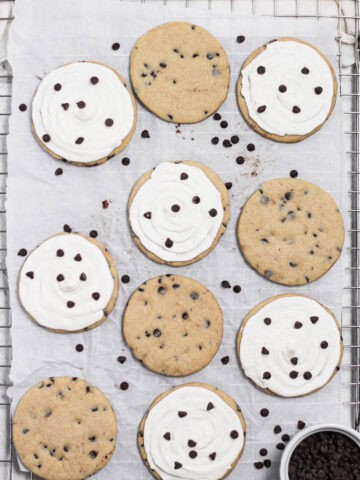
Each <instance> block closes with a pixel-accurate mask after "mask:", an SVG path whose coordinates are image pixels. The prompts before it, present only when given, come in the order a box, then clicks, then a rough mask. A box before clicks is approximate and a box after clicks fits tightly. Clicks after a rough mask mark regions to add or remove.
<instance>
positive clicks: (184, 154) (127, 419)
mask: <svg viewBox="0 0 360 480" xmlns="http://www.w3.org/2000/svg"><path fill="white" fill-rule="evenodd" d="M14 10H15V11H14V14H15V21H14V23H13V25H12V28H11V32H10V39H9V61H10V63H11V65H12V68H13V74H14V81H13V105H12V112H13V115H12V117H11V122H10V136H9V140H8V151H9V157H8V171H9V178H8V187H7V192H8V198H7V230H8V258H7V268H8V275H9V284H10V295H11V307H12V322H13V327H12V342H13V363H12V370H11V380H12V381H13V382H14V384H15V387H14V388H12V389H11V392H10V393H11V395H12V397H13V407H15V406H16V404H17V402H18V400H19V398H20V397H21V395H22V394H23V393H24V391H25V390H26V389H27V388H29V387H30V386H31V385H32V384H34V383H35V382H36V381H38V380H39V379H41V378H43V377H46V376H50V375H53V376H56V375H63V374H69V375H77V376H84V377H85V378H87V379H88V380H89V381H90V382H92V383H93V384H94V385H96V386H98V387H100V388H101V389H102V390H103V391H104V393H106V394H107V395H108V397H109V398H110V400H111V401H112V403H113V405H114V407H115V410H116V413H117V416H118V426H119V437H118V444H117V449H116V452H115V454H114V457H113V459H112V460H111V462H110V464H109V465H108V466H107V467H106V468H105V469H104V470H103V471H102V472H100V473H99V474H98V475H97V477H96V478H98V479H99V480H101V479H107V480H115V479H116V480H117V479H119V478H127V479H129V478H136V479H137V480H141V479H145V478H150V474H149V473H148V472H147V470H146V468H145V467H144V465H143V463H142V461H141V459H140V456H139V454H138V451H137V447H136V432H137V427H138V424H139V422H140V419H141V417H142V415H143V414H144V412H145V409H146V408H147V407H148V405H149V404H150V403H151V402H152V400H153V399H154V398H155V397H156V396H157V395H158V394H160V393H162V392H163V391H164V390H166V389H168V388H169V387H171V386H172V385H178V384H181V383H186V382H189V381H201V382H207V383H210V384H213V385H216V386H218V387H220V388H222V389H224V390H225V391H226V392H228V393H229V394H230V395H232V396H233V397H234V399H235V400H236V401H237V402H238V403H239V405H240V406H241V407H242V409H243V412H244V415H245V419H246V422H247V426H248V436H247V444H246V448H245V452H244V455H243V457H242V459H241V462H240V464H239V466H238V467H237V468H236V470H235V472H236V473H234V474H233V475H232V477H231V478H251V479H253V478H259V479H262V478H268V479H272V480H274V479H276V478H278V474H277V464H276V462H277V461H278V459H279V456H280V452H279V451H278V450H277V449H276V448H275V444H276V443H278V442H280V441H281V440H280V438H278V437H276V436H275V435H274V434H273V427H274V425H276V424H280V425H281V426H282V427H283V433H289V434H290V435H292V434H293V433H294V432H295V431H296V423H297V421H298V420H299V419H302V420H304V421H306V423H307V424H312V423H314V422H320V421H332V422H336V421H338V420H339V418H340V410H341V407H340V396H341V379H340V375H338V376H337V377H336V378H335V379H334V380H333V381H332V382H331V383H330V384H329V385H328V386H327V387H326V388H324V389H323V390H321V391H319V392H317V393H315V394H312V395H310V396H307V397H304V398H299V399H280V398H277V397H271V396H269V395H266V394H264V393H262V392H260V391H258V390H257V389H256V388H255V387H254V386H253V385H252V384H251V383H250V382H249V381H248V380H247V379H246V378H245V377H244V376H243V374H242V372H241V371H240V368H239V365H238V363H237V360H236V353H235V335H236V332H237V330H238V328H239V326H240V324H241V319H242V317H243V316H244V315H245V314H246V312H247V311H248V310H249V309H250V308H252V307H253V306H254V305H256V304H257V303H259V302H260V301H261V300H263V299H265V298H267V297H269V296H272V295H276V294H280V293H285V292H289V291H290V292H298V293H304V294H307V295H309V296H311V297H313V298H315V299H316V300H319V301H321V302H323V303H324V304H325V305H327V306H328V307H329V308H331V309H332V310H333V312H334V313H335V314H336V315H338V317H340V306H341V302H342V298H341V297H342V294H341V288H342V286H343V268H344V265H343V263H344V261H343V260H342V261H340V262H338V263H337V264H336V265H335V267H334V268H333V269H332V270H331V271H330V272H329V273H328V274H327V275H326V276H325V277H324V278H322V279H320V280H319V281H317V282H315V283H312V284H310V285H308V286H306V287H302V288H286V287H281V286H278V285H275V284H272V283H270V282H268V281H266V280H264V279H263V278H261V277H260V276H259V275H257V274H256V273H255V272H254V271H252V270H251V269H250V267H248V266H247V265H246V264H245V262H244V260H243V258H242V257H241V254H240V252H239V249H238V246H237V243H236V237H235V225H236V221H237V218H238V215H239V212H240V207H241V205H242V204H243V203H244V201H245V200H246V198H247V197H248V196H249V195H250V194H251V193H252V192H253V191H255V190H256V188H257V187H258V186H259V185H260V183H262V182H263V181H265V180H268V179H271V178H274V177H282V176H284V177H286V176H288V175H289V172H290V170H292V169H296V170H297V171H298V172H299V176H300V177H301V178H304V179H306V180H309V181H312V182H315V183H317V184H318V185H320V186H321V187H323V188H324V189H325V190H327V191H328V192H330V193H331V194H332V195H333V196H334V197H335V198H336V200H337V202H338V203H339V205H340V206H341V208H342V210H343V211H345V209H344V207H346V203H347V194H346V193H345V192H346V185H345V176H346V172H345V170H346V169H345V161H344V152H343V138H342V132H343V129H342V113H341V108H340V102H338V103H337V106H336V108H335V111H334V114H333V115H332V117H331V119H330V120H329V121H328V123H327V124H326V125H325V126H324V128H323V129H322V130H321V131H320V132H319V133H317V134H316V135H314V136H312V137H310V138H309V139H307V140H306V141H304V142H302V143H299V144H293V145H286V144H277V143H273V142H271V141H269V140H266V139H263V138H262V137H260V136H259V135H257V134H255V133H254V132H253V131H251V130H250V129H249V127H248V126H247V125H246V124H245V122H244V120H243V119H242V117H241V115H240V113H239V111H238V107H237V105H236V97H235V83H236V80H237V77H238V74H239V70H240V67H241V64H242V62H243V61H244V60H245V58H246V56H247V55H248V54H250V53H251V52H252V51H253V50H255V49H256V48H257V47H259V46H260V45H262V44H263V43H265V42H267V41H269V40H270V39H272V38H275V37H279V36H284V35H292V36H298V37H300V38H303V39H304V40H307V41H309V42H311V43H314V44H315V45H316V46H317V47H319V48H320V49H321V50H322V51H323V52H324V53H325V54H327V55H328V57H329V58H330V60H331V61H332V62H333V63H334V64H335V53H336V44H335V41H334V34H335V32H334V31H333V28H332V27H331V26H330V24H327V23H326V22H318V21H316V20H308V21H305V20H303V21H301V22H300V21H298V22H297V21H295V20H292V19H273V18H240V17H234V16H232V15H231V14H225V13H224V14H221V13H220V12H216V14H211V12H207V11H203V10H202V11H200V10H193V9H190V8H189V9H184V8H181V9H174V8H172V7H170V6H167V7H163V6H162V5H161V4H160V2H159V3H158V4H156V5H154V3H153V4H152V5H141V4H140V3H138V2H137V3H136V4H135V3H134V2H119V1H116V0H101V1H98V0H77V1H74V0H52V1H51V2H49V1H48V0H17V1H16V4H15V9H14ZM170 20H189V21H191V22H193V23H196V24H199V25H202V26H203V27H205V28H207V29H209V30H210V31H211V32H212V33H213V34H214V35H215V36H217V37H218V39H219V40H220V41H221V43H222V44H223V46H224V47H225V49H226V51H227V53H228V55H229V59H230V64H231V71H232V78H231V85H230V91H229V96H228V98H227V100H226V102H225V103H224V105H223V106H222V107H221V109H220V113H221V115H222V118H223V119H224V120H227V121H228V123H229V126H228V128H227V129H221V128H220V126H219V122H216V121H214V120H213V119H212V118H209V119H207V120H205V121H204V122H202V123H199V124H197V125H193V126H191V125H190V126H184V125H181V126H179V127H176V126H175V125H173V124H168V123H165V122H163V121H160V120H159V119H157V118H156V117H155V116H154V115H152V114H151V113H150V112H148V111H146V110H145V109H144V108H143V107H141V106H140V105H138V107H139V115H138V125H137V129H136V132H135V135H134V138H133V140H132V142H131V143H130V145H129V146H128V148H127V149H126V151H124V152H123V153H121V154H120V155H118V156H117V157H115V158H113V159H112V160H110V161H108V162H107V163H106V164H104V165H102V166H99V167H93V168H79V167H74V166H70V165H66V164H62V163H60V162H58V161H56V160H54V159H52V158H51V157H50V156H49V155H47V154H46V153H45V152H44V151H43V150H42V149H41V148H40V147H39V145H38V144H37V143H36V141H35V140H34V138H33V136H32V133H31V130H30V110H31V109H30V105H31V100H32V96H33V93H34V91H35V89H36V87H37V85H38V84H39V81H40V79H41V78H42V77H43V76H44V74H45V73H47V72H49V71H50V70H52V69H53V68H55V67H57V66H59V65H61V64H63V63H66V62H70V61H74V60H86V59H88V60H99V61H101V62H104V63H106V64H108V65H110V66H111V67H113V68H115V69H116V70H118V71H119V72H120V74H121V75H123V76H124V77H125V78H127V79H128V67H129V54H130V51H131V48H132V46H133V44H134V42H135V40H136V39H137V38H138V36H139V35H141V34H143V33H144V32H145V31H147V30H148V29H149V28H150V27H152V26H155V25H157V24H160V23H163V22H165V21H170ZM237 35H245V37H246V39H245V42H244V43H242V44H239V43H237V42H236V36H237ZM114 42H119V43H120V44H121V48H120V50H118V51H113V50H112V48H111V46H112V44H113V43H114ZM21 103H25V104H26V105H27V106H28V110H27V111H26V112H25V113H23V112H20V111H19V108H18V106H19V104H21ZM144 129H147V130H148V131H149V133H150V139H143V138H141V132H142V131H143V130H144ZM233 134H238V135H239V136H240V142H239V144H237V145H236V146H233V147H232V148H229V149H226V148H224V147H223V146H222V140H223V139H225V138H230V136H231V135H233ZM215 135H217V136H219V137H220V140H221V141H220V143H219V145H217V146H214V145H212V144H211V142H210V139H211V137H213V136H215ZM249 143H254V144H255V146H256V150H255V151H254V152H253V153H249V152H248V151H247V148H246V147H247V144H249ZM239 155H243V156H244V157H245V158H246V161H245V164H243V165H238V164H237V163H236V162H235V159H236V157H237V156H239ZM123 157H128V158H130V165H129V166H124V165H122V162H121V159H122V158H123ZM189 159H191V160H196V161H200V162H203V163H205V164H206V165H208V166H210V167H212V168H213V169H214V170H215V171H216V172H217V173H218V174H219V175H220V176H221V178H222V179H223V181H224V182H229V181H231V182H232V183H233V187H232V189H231V190H230V197H231V216H232V219H231V221H230V223H229V226H228V229H227V232H226V234H225V235H224V237H223V238H222V239H221V241H220V243H219V245H218V246H217V248H216V249H215V250H214V251H213V252H212V253H211V254H210V255H209V256H208V257H206V258H205V259H203V260H202V261H201V262H199V263H196V264H194V265H192V266H189V267H183V268H177V269H174V268H170V267H166V266H161V265H157V264H155V263H153V262H151V261H150V260H149V259H148V258H147V257H145V256H144V255H143V254H142V253H141V252H140V251H139V250H138V249H137V248H136V246H135V244H134V242H133V241H132V239H131V236H130V232H129V229H128V226H127V220H126V204H127V199H128V196H129V193H130V190H131V188H132V186H133V185H134V183H135V182H136V180H137V179H138V178H139V176H141V175H142V174H143V173H144V172H145V171H146V170H148V169H150V168H152V167H153V166H154V165H156V164H157V163H158V162H160V161H163V160H189ZM59 167H61V168H62V169H63V171H64V173H63V175H61V176H55V175H54V172H55V170H56V169H57V168H59ZM104 200H108V201H109V207H108V208H106V209H104V208H103V206H102V202H103V201H104ZM64 224H69V225H70V226H71V227H72V228H73V229H74V230H75V231H81V232H83V233H88V232H89V231H90V230H91V229H96V230H97V231H98V232H99V236H98V239H99V240H100V241H102V242H103V243H104V244H105V245H106V247H107V248H108V249H109V251H110V252H111V254H112V255H113V257H114V259H115V261H116V264H117V267H118V270H119V274H120V276H121V275H123V274H128V275H129V276H130V278H131V281H130V283H128V284H126V285H121V288H120V295H119V300H118V302H117V305H116V308H115V310H114V312H113V313H112V314H111V316H110V317H109V318H108V320H107V321H106V322H105V323H104V324H103V325H102V326H100V327H99V328H97V329H95V330H93V331H89V332H86V333H82V334H69V335H61V334H55V333H50V332H48V331H46V330H45V329H42V328H41V327H39V326H37V325H35V324H34V323H32V321H31V320H29V318H28V317H27V316H26V315H25V313H24V312H23V310H22V309H21V307H20V305H19V301H18V298H17V295H16V280H17V274H18V270H19V268H20V266H21V264H22V262H23V258H22V257H19V256H18V255H17V252H18V251H19V249H20V248H26V249H28V250H30V249H32V248H33V247H34V246H36V245H37V244H38V243H40V242H41V241H42V240H44V239H46V238H47V237H49V236H50V235H52V234H54V233H56V232H59V231H61V230H62V228H63V225H64ZM170 271H174V272H176V273H178V274H182V275H186V276H189V277H193V278H195V279H196V280H198V281H200V282H202V283H204V284H205V285H206V286H207V287H208V288H209V289H210V290H211V291H212V292H213V293H214V294H215V295H216V296H217V298H218V300H219V302H220V304H221V307H222V309H223V313H224V323H225V325H224V338H223V342H222V345H221V348H220V350H219V352H218V354H217V355H216V357H215V358H214V359H213V361H212V362H211V364H210V365H209V366H208V367H207V368H205V369H204V370H203V371H201V372H199V373H197V374H195V375H192V376H190V377H187V378H184V379H172V378H166V377H162V376H160V375H156V374H153V373H151V372H149V371H147V370H146V369H145V368H144V367H142V366H141V365H140V364H139V363H138V362H137V361H136V360H135V359H133V358H132V356H131V354H130V352H129V350H128V349H127V347H126V346H125V344H124V341H123V338H122V335H121V316H122V312H123V309H124V306H125V303H126V301H127V299H128V297H129V295H130V294H131V292H132V291H133V290H134V289H135V288H136V287H137V286H138V285H139V284H140V283H142V282H143V281H144V280H146V279H148V278H150V277H153V276H156V275H160V274H163V273H167V272H170ZM222 280H228V281H229V282H230V283H231V285H232V286H234V285H240V286H241V288H242V291H241V293H239V294H236V293H234V292H233V291H232V289H223V288H222V287H221V286H220V283H221V281H222ZM77 344H82V345H84V351H83V352H81V353H78V352H77V351H76V350H75V346H76V345H77ZM119 355H125V356H126V358H127V360H126V362H125V363H124V364H123V365H121V364H120V363H119V362H118V361H117V357H118V356H119ZM225 355H228V356H229V357H230V362H229V364H228V365H223V364H222V363H221V358H222V357H224V356H225ZM123 381H126V382H128V383H129V389H128V390H126V391H122V390H120V389H119V384H120V383H121V382H123ZM264 407H265V408H268V409H269V410H270V415H269V416H268V417H267V418H263V417H261V416H260V414H259V411H260V409H261V408H264ZM261 447H266V448H267V449H268V450H269V458H271V459H272V460H273V462H275V463H273V466H272V468H271V469H270V470H267V471H265V469H263V470H261V471H256V470H255V469H254V466H253V462H255V461H257V460H259V459H260V457H259V454H258V450H259V448H261Z"/></svg>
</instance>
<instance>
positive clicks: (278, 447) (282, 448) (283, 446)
mask: <svg viewBox="0 0 360 480" xmlns="http://www.w3.org/2000/svg"><path fill="white" fill-rule="evenodd" d="M276 448H277V449H278V450H285V444H284V443H278V444H277V445H276Z"/></svg>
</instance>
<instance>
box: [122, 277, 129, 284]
mask: <svg viewBox="0 0 360 480" xmlns="http://www.w3.org/2000/svg"><path fill="white" fill-rule="evenodd" d="M121 281H122V283H129V282H130V277H129V275H123V276H122V277H121Z"/></svg>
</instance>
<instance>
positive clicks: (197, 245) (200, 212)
mask: <svg viewBox="0 0 360 480" xmlns="http://www.w3.org/2000/svg"><path fill="white" fill-rule="evenodd" d="M128 214H129V223H130V227H131V230H132V233H133V236H134V240H135V242H136V244H137V246H138V247H139V248H140V250H141V251H142V252H143V253H145V255H147V256H148V257H149V258H150V259H151V260H153V261H155V262H157V263H166V264H168V265H172V266H175V267H178V266H183V265H190V264H192V263H194V262H197V261H198V260H201V259H202V258H204V257H205V256H206V255H208V254H209V253H210V252H211V251H212V250H213V249H214V248H215V246H216V245H217V243H218V241H219V240H220V238H221V237H222V235H223V234H224V233H225V230H226V226H227V224H228V221H229V219H230V201H229V194H228V191H227V189H226V187H225V185H224V183H223V182H222V180H221V179H220V178H219V177H218V176H217V175H216V173H215V172H213V171H212V170H211V169H210V168H209V167H206V166H205V165H202V164H201V163H197V162H192V161H183V162H162V163H160V164H159V165H158V166H157V167H155V168H154V169H153V170H150V171H148V172H146V173H145V174H144V175H143V176H142V177H141V178H140V179H139V180H138V181H137V182H136V184H135V186H134V188H133V190H132V192H131V194H130V198H129V202H128Z"/></svg>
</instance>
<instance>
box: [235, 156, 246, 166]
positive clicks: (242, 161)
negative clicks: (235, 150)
mask: <svg viewBox="0 0 360 480" xmlns="http://www.w3.org/2000/svg"><path fill="white" fill-rule="evenodd" d="M244 162H245V158H244V157H241V156H240V157H237V158H236V163H237V164H238V165H242V164H243V163H244Z"/></svg>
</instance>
